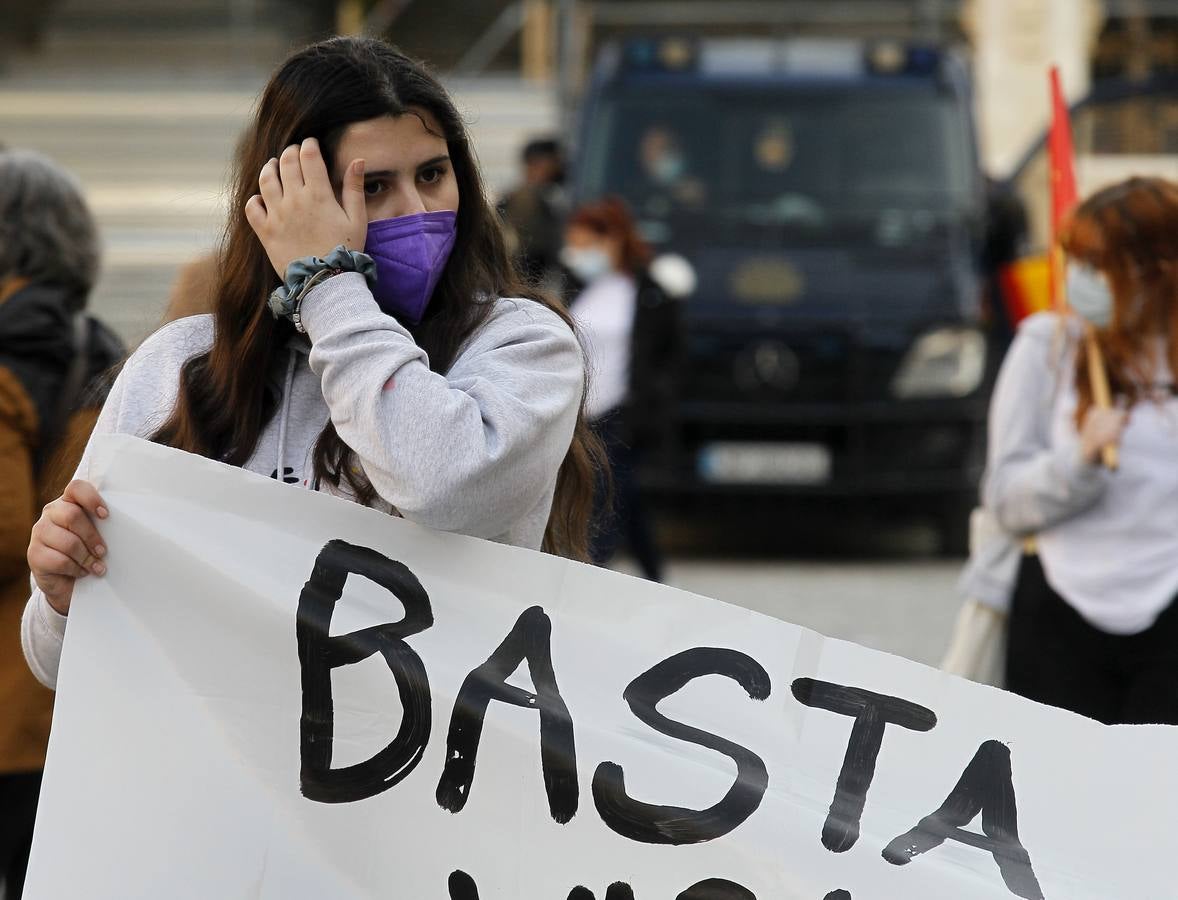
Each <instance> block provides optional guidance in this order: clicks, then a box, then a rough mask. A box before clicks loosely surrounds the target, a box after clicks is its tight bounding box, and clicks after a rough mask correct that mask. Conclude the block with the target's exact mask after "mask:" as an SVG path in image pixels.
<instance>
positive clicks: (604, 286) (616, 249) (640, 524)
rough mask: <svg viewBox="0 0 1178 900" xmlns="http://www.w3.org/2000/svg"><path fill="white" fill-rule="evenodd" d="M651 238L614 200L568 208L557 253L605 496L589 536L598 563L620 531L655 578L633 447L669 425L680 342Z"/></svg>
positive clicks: (650, 441)
mask: <svg viewBox="0 0 1178 900" xmlns="http://www.w3.org/2000/svg"><path fill="white" fill-rule="evenodd" d="M651 256H652V254H651V250H650V247H649V246H648V245H647V244H646V242H645V241H643V240H642V237H641V236H640V235H639V233H638V230H637V228H636V227H635V224H634V219H633V218H632V217H631V215H630V213H629V211H628V210H627V209H626V206H625V204H623V203H622V201H620V200H617V199H613V198H606V199H605V200H601V201H599V202H596V203H590V204H588V205H586V206H582V207H581V208H580V209H578V210H576V211H575V212H574V213H573V215H572V216H571V217H570V219H569V221H568V223H567V225H566V226H565V246H564V251H563V253H562V261H563V263H564V265H565V267H566V268H567V269H568V270H569V272H570V274H571V275H572V276H573V278H574V279H575V281H576V283H577V288H578V291H577V293H576V296H575V298H574V299H573V301H572V313H573V318H574V319H575V320H576V322H577V325H578V328H579V329H580V332H581V335H582V338H583V340H584V342H585V345H586V349H587V352H588V355H589V363H590V372H591V376H592V377H591V378H590V389H589V397H588V400H587V407H586V413H587V415H588V417H589V420H590V422H591V423H592V424H593V425H594V426H595V427H596V429H597V431H598V434H600V436H601V437H602V439H603V440H604V442H605V446H606V452H607V453H608V455H609V459H610V463H611V466H612V469H613V479H614V485H613V504H612V509H606V507H605V504H604V502H603V496H604V492H599V493H601V494H602V496H599V499H598V510H597V516H596V523H595V528H594V537H593V541H592V557H593V560H594V562H596V563H598V564H602V563H605V562H607V561H608V560H609V559H610V557H612V556H613V554H614V552H615V551H616V550H617V549H618V547H619V546H620V545H621V544H622V543H623V540H625V542H626V543H628V545H629V549H630V551H631V552H632V553H633V554H634V556H635V558H636V560H637V561H638V564H639V566H641V568H642V572H643V574H644V575H645V576H646V577H647V578H649V579H651V580H652V581H661V580H662V559H661V555H660V553H659V550H658V547H657V545H656V543H655V540H654V536H653V533H652V530H651V527H650V523H649V521H648V520H647V517H646V515H645V511H644V508H643V504H642V498H641V495H640V493H639V490H638V484H637V480H636V469H637V467H638V463H639V457H640V454H641V453H643V451H645V450H649V449H651V448H652V447H654V446H656V445H657V444H658V443H659V442H660V441H662V440H664V439H665V437H666V434H667V430H668V429H669V427H670V423H671V415H672V413H673V405H674V396H675V387H676V382H677V360H678V357H679V351H680V329H679V310H678V303H677V301H675V300H672V299H670V298H669V297H668V295H667V293H666V292H665V291H664V290H663V289H662V287H660V285H659V284H658V283H657V282H656V281H655V280H654V279H653V278H652V277H651V275H650V273H649V269H648V267H649V265H650V262H651Z"/></svg>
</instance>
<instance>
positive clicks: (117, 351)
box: [0, 150, 123, 900]
mask: <svg viewBox="0 0 1178 900" xmlns="http://www.w3.org/2000/svg"><path fill="white" fill-rule="evenodd" d="M98 256H99V254H98V235H97V230H96V228H95V224H94V220H93V218H92V217H91V215H90V211H89V210H88V209H87V207H86V203H85V201H84V199H83V197H82V192H81V188H80V187H79V186H78V184H77V183H76V182H75V181H74V179H73V178H72V177H71V176H70V175H69V174H68V173H66V172H65V171H63V170H62V169H60V168H59V167H58V166H57V165H55V164H54V163H52V162H51V161H49V160H48V159H46V158H45V157H43V156H40V155H39V154H35V153H30V152H26V151H16V150H8V151H4V150H0V882H3V883H4V885H5V892H6V893H5V897H6V898H7V900H19V897H20V896H21V892H22V888H23V883H24V871H25V866H26V864H27V861H28V852H29V847H30V844H31V841H32V835H33V820H34V816H35V814H36V808H37V796H38V793H39V791H40V785H41V770H42V769H43V768H44V765H45V748H46V743H47V740H48V737H49V723H50V717H51V715H52V703H53V700H52V698H53V694H52V692H51V691H49V690H46V689H45V688H43V687H42V686H41V685H40V684H39V683H38V682H37V680H36V679H35V678H34V677H33V675H32V673H31V672H30V671H29V669H28V667H27V666H26V664H25V661H24V655H23V654H22V653H21V647H20V617H21V613H22V612H23V610H24V606H25V602H26V601H27V600H28V596H29V570H28V565H27V563H26V560H25V551H26V548H27V547H28V543H29V532H30V531H31V529H32V527H33V523H34V522H35V521H36V519H37V516H38V514H39V512H40V509H41V506H42V505H43V504H44V503H45V502H47V500H48V499H49V498H52V497H56V496H57V495H58V494H60V493H61V490H62V488H63V487H64V486H65V483H66V482H67V481H68V480H69V477H70V476H71V474H72V473H73V471H74V469H75V467H76V465H77V461H78V459H77V458H78V456H80V454H81V450H82V447H83V446H84V445H85V441H86V437H87V435H88V434H89V430H90V428H91V427H92V426H93V423H94V419H95V418H96V417H97V414H98V409H99V407H100V406H101V402H102V396H101V394H102V391H101V384H102V383H103V379H102V377H101V376H102V374H103V373H104V372H106V371H107V370H109V369H110V368H111V366H113V365H115V364H116V363H117V362H118V361H119V359H120V358H121V357H122V353H123V350H122V347H121V345H120V344H119V341H118V339H117V338H116V337H115V336H114V335H113V334H112V333H111V332H110V331H109V330H107V329H106V328H105V327H104V326H103V325H101V324H100V323H99V322H98V321H97V320H95V319H93V318H90V317H89V316H87V315H86V314H85V312H84V309H85V306H86V299H87V297H88V295H89V293H90V290H91V288H92V287H93V285H94V281H95V278H96V277H97V273H98Z"/></svg>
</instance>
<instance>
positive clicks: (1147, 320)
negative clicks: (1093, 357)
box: [983, 178, 1178, 724]
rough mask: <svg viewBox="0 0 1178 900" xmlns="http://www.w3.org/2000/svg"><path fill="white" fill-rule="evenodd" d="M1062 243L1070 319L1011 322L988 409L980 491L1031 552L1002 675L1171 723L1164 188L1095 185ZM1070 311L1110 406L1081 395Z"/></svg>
mask: <svg viewBox="0 0 1178 900" xmlns="http://www.w3.org/2000/svg"><path fill="white" fill-rule="evenodd" d="M1063 247H1064V250H1065V251H1066V253H1067V256H1068V262H1067V288H1068V290H1067V293H1068V298H1069V302H1070V305H1071V307H1072V310H1073V312H1074V313H1075V315H1069V316H1066V317H1060V316H1057V315H1053V314H1046V313H1045V314H1040V315H1037V316H1034V317H1032V318H1030V319H1028V320H1027V321H1026V322H1024V323H1023V325H1022V327H1021V328H1020V330H1019V333H1018V336H1017V337H1016V338H1015V341H1014V343H1013V344H1012V346H1011V349H1010V352H1009V353H1008V354H1007V358H1006V360H1005V361H1004V363H1003V366H1002V371H1001V373H1000V375H999V379H998V384H997V386H996V389H995V394H994V398H993V401H992V405H991V415H990V446H989V457H988V465H987V473H986V477H985V483H984V486H983V500H984V504H985V506H986V507H987V508H989V509H990V510H992V511H993V513H994V514H995V516H996V517H997V520H998V523H999V524H1000V525H1001V526H1002V528H1003V530H1005V531H1006V532H1007V533H1008V534H1009V535H1011V536H1012V537H1014V538H1016V539H1025V538H1028V537H1033V538H1034V546H1035V549H1036V552H1035V553H1034V554H1025V555H1023V557H1022V559H1021V563H1020V565H1019V569H1018V576H1017V581H1016V583H1015V588H1014V592H1013V596H1012V598H1011V608H1010V620H1009V629H1008V646H1007V661H1006V686H1007V687H1008V688H1009V689H1010V690H1012V691H1014V692H1015V693H1018V694H1021V695H1023V696H1025V697H1028V698H1030V699H1033V700H1038V701H1040V702H1043V703H1047V704H1050V705H1054V706H1059V707H1063V708H1065V709H1070V710H1072V711H1074V712H1078V713H1081V714H1083V715H1086V716H1089V717H1090V718H1093V719H1097V720H1099V721H1102V722H1106V723H1147V722H1148V723H1167V724H1178V606H1176V605H1175V603H1174V599H1175V595H1176V594H1178V389H1176V388H1175V381H1174V373H1175V372H1178V186H1176V185H1173V184H1170V183H1169V182H1166V181H1163V180H1161V179H1153V178H1148V179H1146V178H1134V179H1130V180H1129V181H1127V182H1125V183H1123V184H1119V185H1115V186H1113V187H1109V188H1106V189H1104V190H1102V191H1100V192H1098V193H1097V194H1095V195H1094V196H1092V197H1091V198H1090V199H1088V200H1087V201H1086V202H1085V203H1083V204H1082V205H1081V206H1080V207H1079V208H1078V209H1077V211H1076V213H1075V214H1074V217H1073V219H1072V221H1071V223H1070V225H1069V227H1068V229H1067V230H1066V232H1065V234H1064V236H1063ZM1086 323H1087V324H1090V325H1091V326H1092V327H1094V328H1095V334H1096V340H1097V342H1098V344H1099V347H1100V350H1101V353H1102V355H1103V358H1104V361H1105V365H1106V367H1107V370H1108V376H1109V381H1110V384H1111V387H1112V394H1113V398H1114V408H1112V409H1102V408H1099V407H1098V406H1097V405H1096V404H1095V403H1094V399H1093V396H1092V389H1091V387H1090V385H1091V381H1090V376H1089V371H1088V356H1087V354H1086V353H1084V352H1082V350H1083V342H1084V332H1085V328H1086V327H1087V324H1086ZM1110 444H1116V445H1119V448H1120V465H1119V468H1118V469H1117V471H1115V472H1112V471H1109V470H1108V469H1106V468H1104V467H1103V465H1102V464H1101V452H1102V449H1103V448H1104V447H1105V446H1107V445H1110Z"/></svg>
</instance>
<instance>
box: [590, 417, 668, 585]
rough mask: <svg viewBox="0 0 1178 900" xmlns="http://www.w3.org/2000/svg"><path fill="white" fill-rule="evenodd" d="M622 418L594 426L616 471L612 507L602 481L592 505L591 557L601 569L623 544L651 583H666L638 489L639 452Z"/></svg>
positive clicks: (661, 561) (599, 422)
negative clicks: (626, 435)
mask: <svg viewBox="0 0 1178 900" xmlns="http://www.w3.org/2000/svg"><path fill="white" fill-rule="evenodd" d="M621 420H622V417H621V415H620V414H618V413H610V414H609V415H606V416H603V417H602V418H601V419H599V420H598V421H597V422H595V423H594V426H593V427H594V430H595V431H596V432H597V434H598V436H599V437H600V438H601V440H602V443H604V444H605V452H606V456H608V457H609V464H610V468H611V469H612V470H613V503H612V504H607V503H606V499H605V498H606V491H605V482H604V479H601V480H599V483H598V485H597V491H596V497H595V499H594V504H593V507H594V509H593V534H592V540H591V542H590V544H591V545H590V549H589V552H590V556H591V557H592V559H593V562H594V563H595V564H597V565H599V566H601V565H605V564H606V563H607V562H609V561H610V559H612V558H613V555H614V553H616V552H617V550H618V548H619V547H621V546H622V544H623V542H624V543H625V544H626V545H627V546H628V547H629V550H630V552H631V553H633V554H634V558H635V559H636V560H637V561H638V565H639V567H640V568H641V569H642V574H643V575H644V576H645V577H646V578H648V579H649V580H650V581H660V582H661V581H662V580H663V558H662V554H661V553H660V552H659V548H658V545H657V544H656V543H655V539H654V529H653V528H651V525H650V520H649V519H648V518H647V516H646V505H645V504H644V503H643V502H642V493H641V492H640V491H639V489H638V478H637V468H638V452H637V451H636V450H634V449H633V448H631V447H629V446H627V444H626V441H625V439H624V436H623V429H622V421H621Z"/></svg>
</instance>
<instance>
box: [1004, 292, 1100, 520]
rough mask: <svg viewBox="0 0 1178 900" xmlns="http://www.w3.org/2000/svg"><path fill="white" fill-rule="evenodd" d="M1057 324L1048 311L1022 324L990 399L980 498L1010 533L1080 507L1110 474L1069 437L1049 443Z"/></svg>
mask: <svg viewBox="0 0 1178 900" xmlns="http://www.w3.org/2000/svg"><path fill="white" fill-rule="evenodd" d="M1057 326H1058V319H1057V318H1056V317H1055V316H1051V315H1041V316H1035V317H1033V318H1032V319H1028V320H1027V321H1026V322H1025V323H1024V325H1023V327H1022V328H1020V329H1019V333H1018V335H1017V336H1016V337H1015V339H1014V343H1012V344H1011V347H1010V350H1009V352H1008V353H1007V355H1006V359H1005V360H1003V362H1002V370H1001V371H1000V372H999V375H998V383H997V384H996V385H995V388H994V396H993V399H992V400H991V402H990V422H989V450H988V453H987V460H986V477H985V482H984V484H983V487H982V496H983V502H984V503H985V505H986V506H987V507H988V508H989V509H991V510H993V512H994V515H995V516H996V517H997V519H998V522H999V524H1000V525H1001V526H1002V527H1003V528H1004V529H1005V530H1006V531H1008V532H1010V533H1011V534H1015V535H1028V534H1033V533H1035V532H1036V531H1040V530H1042V529H1044V528H1048V527H1050V526H1051V525H1053V524H1055V523H1056V522H1060V521H1062V520H1064V519H1067V518H1069V517H1071V516H1073V515H1075V514H1076V513H1079V512H1082V511H1083V510H1085V509H1087V508H1088V507H1090V506H1092V504H1094V503H1095V502H1096V501H1097V500H1098V499H1099V498H1100V497H1101V495H1102V494H1103V493H1104V490H1105V487H1106V486H1107V484H1108V480H1107V476H1108V473H1107V472H1106V471H1105V470H1104V469H1103V468H1102V467H1100V466H1097V465H1092V464H1090V463H1088V462H1087V461H1086V460H1084V459H1083V458H1082V457H1081V455H1080V450H1079V447H1078V445H1077V444H1076V443H1075V442H1070V441H1069V442H1065V443H1063V444H1060V445H1058V446H1057V445H1053V443H1052V441H1051V409H1052V402H1051V398H1052V396H1053V394H1054V389H1055V386H1056V385H1057V384H1058V382H1059V374H1058V372H1057V371H1055V370H1054V368H1053V366H1052V363H1051V341H1052V336H1053V334H1054V333H1055V332H1056V328H1057ZM1067 358H1070V354H1069V355H1068V356H1067V357H1065V359H1067ZM1064 368H1065V370H1066V369H1067V366H1066V365H1065V366H1064Z"/></svg>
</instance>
